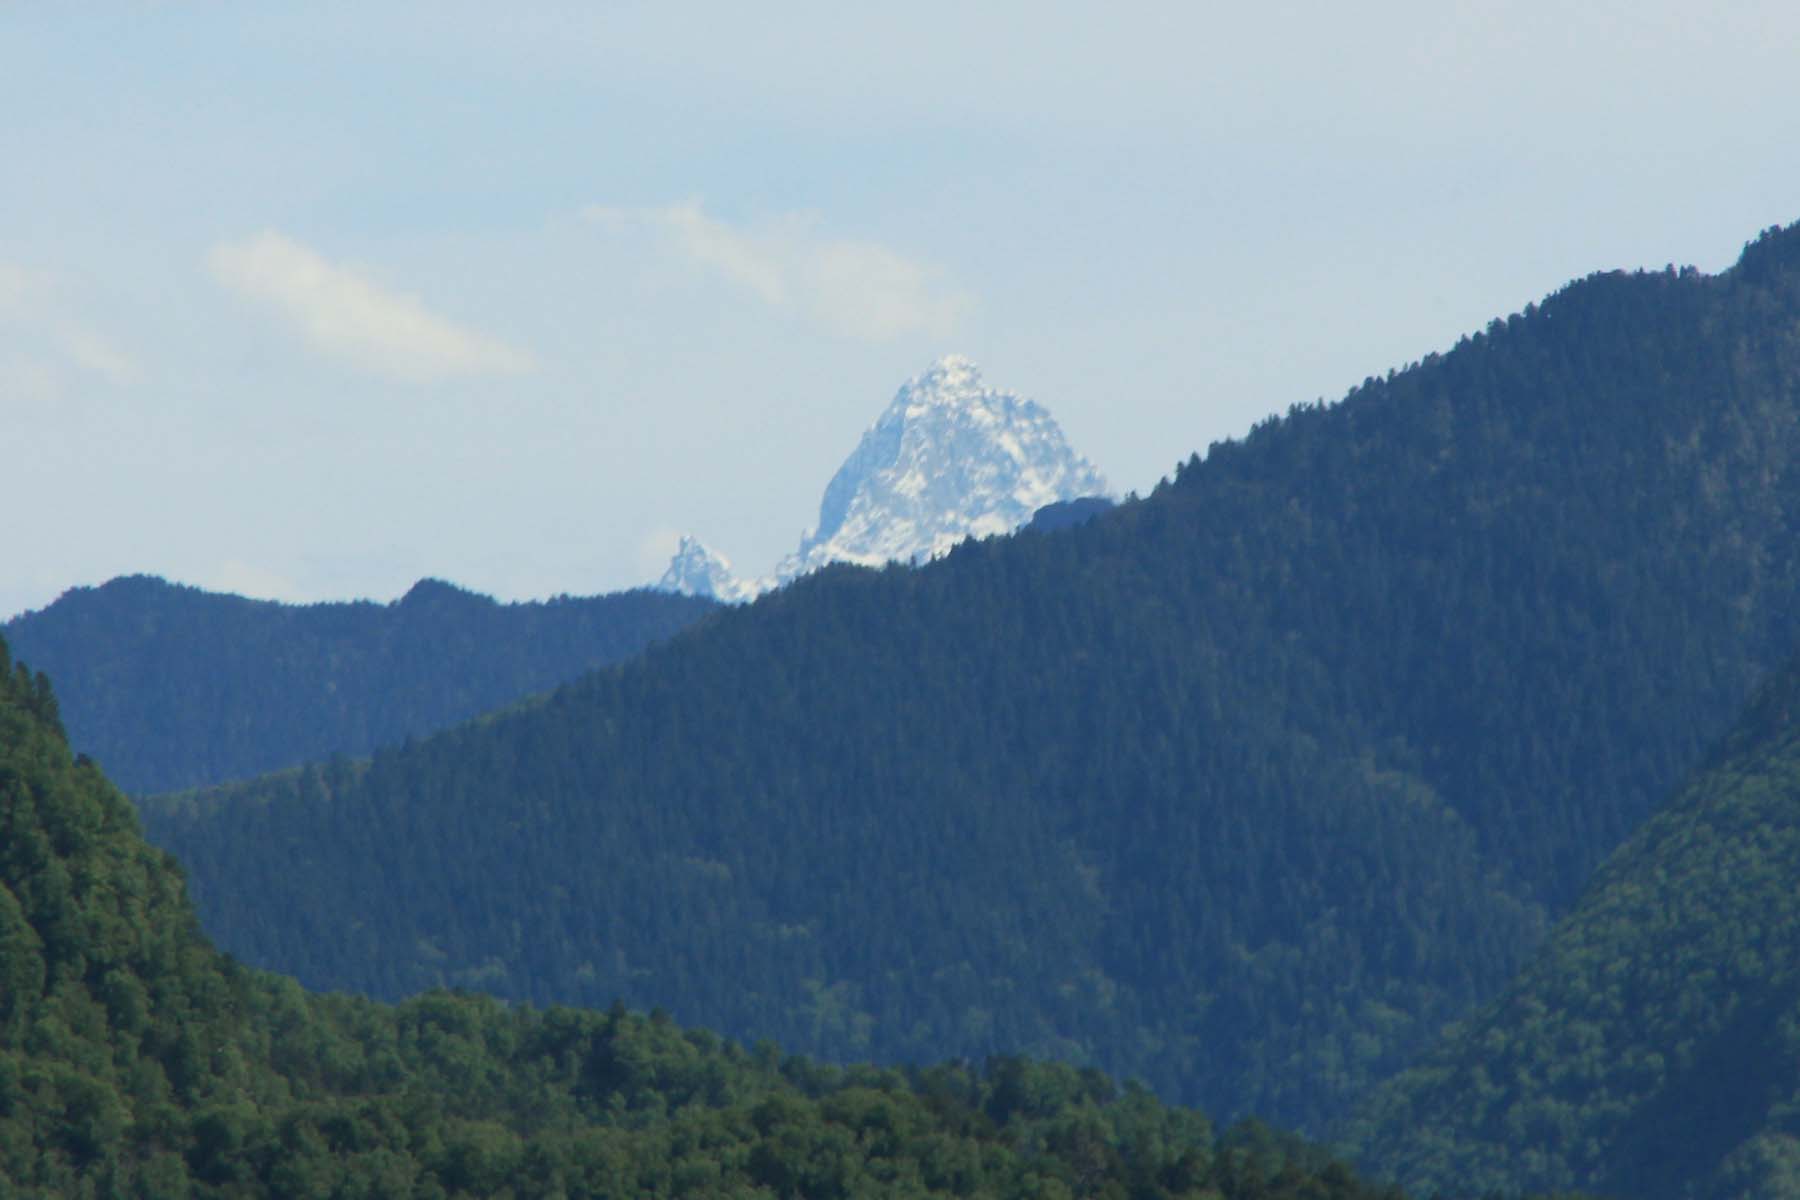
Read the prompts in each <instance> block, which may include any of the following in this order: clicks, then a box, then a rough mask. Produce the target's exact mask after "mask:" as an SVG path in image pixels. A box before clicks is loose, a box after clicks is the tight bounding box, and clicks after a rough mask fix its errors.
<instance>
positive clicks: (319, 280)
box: [207, 232, 532, 383]
mask: <svg viewBox="0 0 1800 1200" xmlns="http://www.w3.org/2000/svg"><path fill="white" fill-rule="evenodd" d="M207 265H208V267H209V268H210V269H211V271H212V275H213V278H214V279H216V280H217V281H218V282H219V283H220V284H222V285H223V286H224V287H226V288H229V289H230V290H231V291H234V292H236V293H238V294H239V295H242V296H247V297H249V298H251V299H253V300H256V301H258V302H260V303H262V304H265V305H267V306H268V307H269V308H271V309H273V310H274V311H275V312H277V313H278V314H280V315H281V316H282V317H284V318H286V319H287V320H288V321H289V322H290V323H292V324H293V325H294V326H295V327H296V328H297V329H298V330H299V332H300V335H301V336H302V337H303V338H304V339H305V340H306V341H307V342H308V343H309V344H310V345H311V346H313V347H314V348H315V349H317V350H319V351H321V352H323V353H325V354H328V355H331V356H332V357H334V358H338V359H341V360H343V361H345V362H349V363H351V364H353V365H355V366H358V367H362V368H364V369H365V370H370V371H374V372H377V373H379V374H382V375H386V376H389V377H391V378H394V379H400V380H405V381H407V382H410V383H430V382H434V381H436V380H440V379H449V378H454V377H457V376H467V375H489V374H519V373H521V372H525V371H529V370H531V368H532V360H531V356H530V355H529V354H527V353H526V352H525V351H523V350H519V349H517V348H515V347H513V346H509V345H507V344H506V343H505V342H502V341H500V340H498V339H496V338H491V337H488V336H487V335H485V334H481V333H477V332H475V331H474V330H471V329H466V328H464V327H462V326H460V325H457V324H456V323H454V322H452V321H450V320H448V319H446V318H444V317H440V316H438V315H437V314H436V313H433V312H432V311H431V310H429V309H428V308H426V307H425V305H424V304H423V303H421V302H420V301H419V300H418V298H416V297H414V296H408V295H404V294H402V293H399V292H394V291H390V290H388V289H387V288H384V287H382V286H381V285H379V284H377V283H374V282H372V281H370V280H369V279H367V278H365V277H364V276H363V275H361V274H360V273H358V272H357V271H356V270H354V269H353V268H350V267H347V266H344V265H341V264H339V263H334V262H331V261H329V260H327V259H326V258H324V257H323V256H321V255H319V254H318V253H316V252H315V251H313V250H310V249H308V248H307V247H305V246H302V245H301V244H300V243H298V242H296V241H293V240H292V239H290V238H286V237H283V236H282V235H281V234H278V233H273V232H268V233H261V234H258V235H257V236H255V237H253V238H249V239H247V240H244V241H240V242H226V243H223V244H221V245H218V246H215V247H213V249H212V251H211V253H210V254H208V255H207Z"/></svg>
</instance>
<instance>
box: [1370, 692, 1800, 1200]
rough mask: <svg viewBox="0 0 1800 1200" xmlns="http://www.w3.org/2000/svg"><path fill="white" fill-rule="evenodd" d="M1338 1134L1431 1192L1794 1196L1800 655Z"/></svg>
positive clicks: (1799, 999) (1715, 1198) (1652, 1199)
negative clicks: (1520, 964) (1480, 1002)
mask: <svg viewBox="0 0 1800 1200" xmlns="http://www.w3.org/2000/svg"><path fill="white" fill-rule="evenodd" d="M1351 1140H1352V1141H1354V1142H1355V1143H1356V1145H1357V1148H1358V1149H1359V1150H1360V1151H1361V1152H1362V1154H1363V1155H1364V1156H1366V1157H1367V1158H1368V1159H1369V1160H1372V1161H1373V1162H1375V1163H1377V1164H1379V1165H1380V1166H1381V1167H1382V1168H1383V1169H1384V1170H1388V1171H1392V1172H1395V1173H1397V1174H1398V1175H1399V1176H1400V1177H1401V1178H1402V1179H1403V1180H1405V1181H1407V1182H1408V1183H1409V1184H1410V1185H1413V1186H1417V1187H1418V1188H1420V1189H1421V1193H1422V1194H1429V1189H1431V1188H1444V1189H1447V1190H1449V1189H1454V1188H1458V1187H1466V1188H1478V1187H1502V1186H1504V1187H1509V1188H1519V1187H1525V1186H1537V1187H1570V1186H1581V1187H1585V1188H1591V1189H1593V1190H1595V1191H1597V1192H1601V1193H1604V1194H1606V1195H1616V1196H1621V1197H1634V1198H1638V1200H1678V1198H1680V1200H1737V1198H1745V1197H1748V1198H1754V1200H1773V1198H1777V1197H1792V1196H1800V662H1797V663H1795V664H1793V665H1791V666H1790V667H1789V668H1788V669H1787V670H1786V671H1785V672H1784V673H1782V674H1781V675H1780V676H1779V677H1778V678H1777V679H1776V680H1774V681H1773V682H1772V683H1771V684H1770V685H1769V686H1768V687H1767V688H1765V689H1764V690H1763V691H1762V692H1761V693H1760V694H1759V696H1758V697H1757V699H1756V701H1755V703H1754V704H1753V705H1752V706H1751V708H1750V709H1749V711H1748V712H1747V714H1746V715H1745V717H1744V719H1743V721H1742V722H1741V723H1740V724H1739V726H1738V727H1737V728H1736V730H1734V732H1733V733H1732V735H1731V737H1730V738H1729V740H1728V741H1727V742H1726V743H1725V744H1724V745H1723V747H1722V748H1721V749H1720V750H1719V752H1718V753H1717V754H1716V755H1715V756H1714V757H1713V759H1712V760H1711V761H1710V762H1709V763H1708V764H1707V767H1706V769H1705V770H1704V771H1703V772H1701V773H1700V774H1698V775H1697V777H1696V778H1695V779H1694V780H1693V781H1692V782H1690V783H1689V784H1688V785H1687V787H1685V788H1684V789H1683V790H1682V791H1681V792H1680V793H1679V794H1678V795H1677V796H1676V797H1675V798H1674V800H1672V801H1671V802H1670V803H1669V804H1668V805H1667V806H1666V807H1664V808H1663V809H1662V810H1661V811H1660V812H1659V813H1658V814H1657V815H1656V816H1655V817H1654V818H1653V819H1652V820H1651V821H1650V822H1649V823H1648V824H1647V825H1646V826H1645V827H1644V828H1642V829H1641V830H1640V831H1639V832H1638V833H1636V834H1635V835H1634V836H1633V837H1632V838H1631V839H1630V841H1628V842H1627V843H1626V844H1625V845H1624V846H1623V847H1622V848H1621V849H1620V850H1619V851H1618V852H1617V853H1615V854H1614V855H1613V856H1612V857H1611V858H1610V859H1609V860H1608V861H1607V863H1606V864H1605V866H1604V867H1603V868H1602V869H1601V870H1600V872H1599V874H1598V875H1597V876H1596V877H1595V879H1594V881H1593V884H1592V885H1591V886H1590V887H1589V889H1588V891H1587V893H1586V894H1585V895H1584V896H1583V897H1582V900H1581V902H1580V903H1579V904H1578V905H1577V906H1576V908H1575V911H1574V912H1573V913H1571V914H1570V915H1569V917H1568V918H1567V919H1566V920H1564V921H1563V922H1562V923H1561V924H1560V925H1558V926H1557V928H1556V930H1555V931H1554V933H1553V934H1552V936H1551V938H1550V940H1549V943H1548V944H1547V945H1546V946H1545V948H1544V949H1543V951H1542V952H1541V953H1540V954H1539V955H1538V956H1537V957H1536V958H1535V959H1534V960H1533V961H1532V963H1531V965H1530V966H1529V967H1528V968H1527V969H1526V970H1525V971H1524V973H1523V974H1522V975H1521V976H1520V978H1519V980H1518V981H1517V982H1516V983H1514V984H1513V985H1512V986H1511V987H1510V988H1509V989H1508V990H1507V992H1506V995H1505V996H1504V997H1503V998H1502V999H1500V1000H1499V1001H1498V1002H1497V1003H1495V1004H1494V1005H1493V1006H1492V1007H1490V1008H1488V1009H1486V1010H1484V1011H1483V1012H1482V1013H1481V1014H1479V1016H1477V1017H1475V1018H1473V1019H1471V1020H1470V1021H1469V1022H1468V1023H1467V1025H1466V1026H1465V1027H1464V1028H1463V1029H1462V1030H1461V1032H1460V1033H1459V1034H1458V1035H1457V1036H1456V1037H1454V1038H1452V1039H1450V1040H1449V1041H1447V1042H1446V1044H1445V1045H1443V1046H1441V1047H1439V1048H1438V1049H1436V1050H1434V1051H1433V1052H1432V1053H1431V1054H1430V1055H1429V1056H1427V1057H1426V1058H1425V1060H1424V1061H1423V1062H1421V1063H1420V1064H1418V1065H1417V1066H1416V1067H1414V1068H1413V1069H1412V1070H1409V1071H1407V1072H1406V1073H1405V1074H1403V1075H1402V1076H1401V1077H1400V1078H1399V1079H1398V1080H1396V1081H1395V1082H1394V1083H1392V1084H1391V1085H1390V1086H1388V1087H1387V1088H1385V1089H1384V1090H1383V1091H1382V1092H1381V1093H1380V1094H1379V1096H1378V1097H1377V1098H1376V1099H1375V1100H1374V1101H1372V1102H1371V1103H1370V1104H1369V1105H1367V1106H1366V1109H1365V1111H1364V1112H1363V1114H1361V1116H1360V1118H1359V1120H1358V1121H1357V1122H1356V1125H1355V1127H1354V1129H1353V1133H1352V1139H1351Z"/></svg>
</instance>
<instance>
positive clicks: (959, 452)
mask: <svg viewBox="0 0 1800 1200" xmlns="http://www.w3.org/2000/svg"><path fill="white" fill-rule="evenodd" d="M1105 491H1106V481H1105V480H1104V479H1102V478H1101V476H1100V472H1099V471H1097V470H1095V468H1094V465H1093V464H1092V463H1090V462H1089V461H1088V460H1087V459H1085V458H1082V457H1081V456H1080V455H1078V454H1076V453H1075V452H1074V450H1072V449H1070V447H1069V444H1068V442H1067V441H1065V440H1064V438H1063V434H1062V430H1061V428H1059V427H1058V426H1057V424H1056V422H1055V421H1054V420H1053V419H1052V418H1051V416H1050V414H1049V413H1048V412H1047V411H1045V409H1044V408H1043V407H1042V406H1041V405H1039V404H1037V403H1036V402H1035V401H1032V400H1026V399H1022V398H1020V397H1019V396H1017V395H1015V394H1014V393H1012V392H1004V391H998V390H996V389H993V388H989V387H986V386H985V385H984V384H983V383H982V380H981V371H980V369H979V368H978V367H976V365H975V364H974V363H973V362H971V361H969V360H968V359H966V358H963V357H961V356H960V355H951V356H948V357H945V358H940V359H939V360H938V361H936V362H935V363H933V364H931V366H930V367H929V368H927V369H926V370H925V371H924V372H923V373H921V374H919V375H916V376H914V377H913V378H911V379H909V380H907V381H906V383H905V384H904V385H902V387H901V388H900V390H899V392H897V393H896V394H895V396H894V399H893V401H892V402H891V403H890V404H889V405H888V407H887V409H886V411H884V412H883V413H882V414H881V416H880V417H879V418H877V420H876V421H875V424H874V425H872V426H870V428H869V430H868V432H866V433H864V434H863V436H862V441H861V442H859V443H858V445H857V447H856V450H855V451H854V452H853V453H852V454H851V455H850V457H849V458H848V459H847V460H846V461H845V462H844V465H843V466H842V467H840V468H838V472H837V474H836V475H834V476H832V479H831V482H830V483H829V484H828V485H826V488H825V496H824V499H823V500H822V501H821V502H820V504H819V525H818V528H817V529H816V530H814V531H813V532H812V533H811V534H809V535H808V536H807V537H806V538H805V539H803V540H802V541H801V544H800V548H799V550H798V551H796V552H795V553H794V554H793V555H790V556H789V557H788V558H787V559H784V560H783V562H782V564H781V567H780V568H779V570H778V571H777V574H778V576H779V577H780V578H781V579H782V580H783V581H786V580H787V579H791V578H794V577H795V576H797V575H802V574H804V573H806V572H807V571H810V570H814V569H816V568H818V567H820V566H823V565H824V564H825V563H827V562H839V561H847V562H856V563H864V564H867V565H869V566H879V565H881V564H883V563H887V562H889V561H892V560H896V559H898V560H900V561H903V562H918V561H923V560H925V559H929V558H932V557H935V556H936V555H939V554H942V553H944V552H945V551H947V550H949V549H950V547H952V546H954V545H955V544H956V543H957V542H960V541H962V540H963V539H964V538H967V537H986V536H988V535H990V534H996V533H1010V532H1011V531H1012V530H1014V529H1017V528H1018V527H1019V526H1021V525H1023V524H1024V523H1025V522H1027V521H1029V520H1030V519H1031V514H1032V513H1034V512H1036V511H1037V510H1038V509H1039V508H1042V507H1043V506H1044V505H1046V504H1051V503H1054V502H1056V501H1058V500H1073V499H1075V498H1076V497H1078V496H1091V495H1096V494H1100V493H1103V492H1105Z"/></svg>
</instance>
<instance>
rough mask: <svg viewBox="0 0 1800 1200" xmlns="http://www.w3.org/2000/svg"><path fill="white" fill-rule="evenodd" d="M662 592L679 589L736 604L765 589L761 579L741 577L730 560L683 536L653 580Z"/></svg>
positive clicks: (679, 591)
mask: <svg viewBox="0 0 1800 1200" xmlns="http://www.w3.org/2000/svg"><path fill="white" fill-rule="evenodd" d="M656 589H657V590H658V591H661V592H678V593H680V594H681V595H683V596H708V597H711V598H712V599H714V600H721V601H723V602H725V603H726V604H738V603H741V602H744V601H748V600H754V599H756V597H757V596H758V595H759V594H760V593H762V592H764V591H766V590H767V584H766V583H764V582H763V581H761V580H756V581H750V582H746V581H744V580H740V579H739V578H738V577H737V576H736V575H735V574H733V573H732V570H731V561H730V560H729V559H727V558H726V557H725V556H724V555H723V554H720V553H719V552H718V551H717V550H714V549H712V548H711V547H710V546H708V545H707V544H706V543H705V542H702V541H701V540H700V539H699V538H697V537H692V536H685V535H684V536H683V537H682V539H681V546H680V548H679V549H677V550H676V551H675V557H673V558H671V559H670V560H669V569H668V570H666V571H664V572H663V576H662V578H661V579H659V580H658V581H657V583H656Z"/></svg>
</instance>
